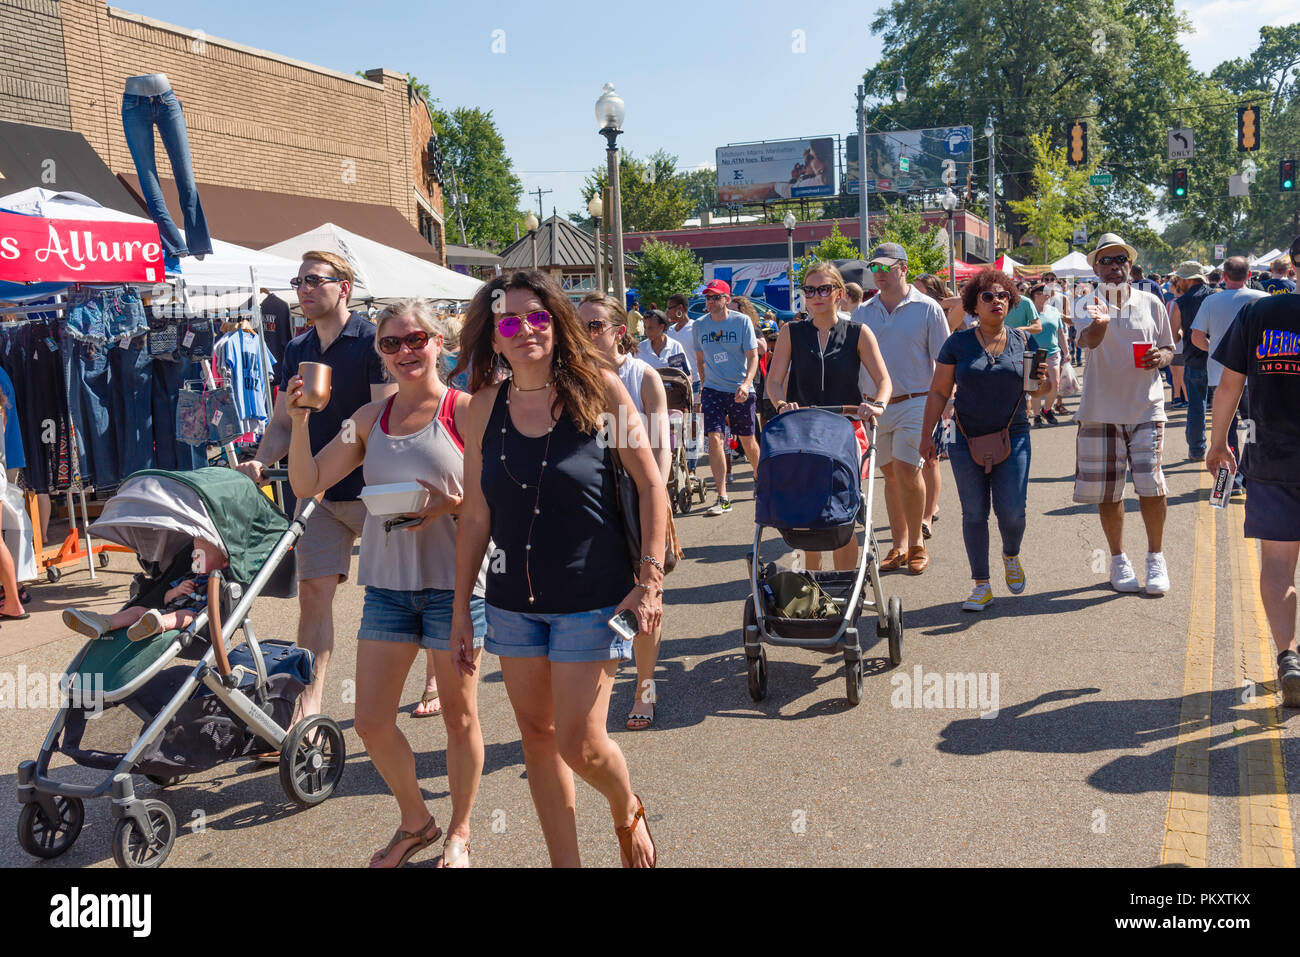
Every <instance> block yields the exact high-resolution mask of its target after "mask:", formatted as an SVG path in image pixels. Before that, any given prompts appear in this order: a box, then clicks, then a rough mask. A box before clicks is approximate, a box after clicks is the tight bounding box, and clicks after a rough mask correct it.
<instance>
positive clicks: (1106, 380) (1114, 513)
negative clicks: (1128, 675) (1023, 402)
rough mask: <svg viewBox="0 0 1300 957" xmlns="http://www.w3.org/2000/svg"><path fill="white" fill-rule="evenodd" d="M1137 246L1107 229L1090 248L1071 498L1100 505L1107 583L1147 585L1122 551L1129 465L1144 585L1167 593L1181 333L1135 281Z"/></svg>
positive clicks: (1126, 587) (1132, 587)
mask: <svg viewBox="0 0 1300 957" xmlns="http://www.w3.org/2000/svg"><path fill="white" fill-rule="evenodd" d="M1136 256H1137V254H1136V250H1134V249H1133V247H1132V246H1130V245H1129V244H1128V243H1126V242H1124V240H1123V239H1121V238H1120V237H1119V236H1117V235H1115V234H1114V233H1103V234H1102V235H1101V237H1100V238H1099V239H1098V240H1097V248H1096V249H1094V250H1093V251H1092V252H1091V253H1089V254H1088V264H1089V265H1090V266H1092V268H1093V271H1094V272H1095V273H1096V274H1097V276H1098V278H1099V279H1100V280H1101V282H1100V283H1099V284H1098V286H1097V290H1096V292H1095V293H1093V295H1091V296H1089V297H1088V298H1087V299H1086V300H1085V301H1084V302H1083V303H1082V305H1083V306H1084V309H1083V311H1082V313H1081V314H1076V316H1075V323H1076V324H1077V326H1078V328H1079V340H1078V341H1079V345H1080V347H1082V348H1084V349H1087V350H1089V357H1088V362H1087V365H1086V366H1085V367H1084V380H1083V396H1082V398H1081V399H1080V401H1079V410H1078V412H1077V413H1076V414H1075V421H1076V422H1077V423H1078V426H1079V432H1078V436H1077V438H1076V442H1075V470H1074V501H1076V502H1081V503H1084V504H1093V505H1096V506H1097V507H1098V510H1099V512H1100V515H1101V527H1102V531H1103V532H1104V533H1105V535H1106V542H1107V544H1108V545H1109V546H1110V554H1111V560H1110V583H1111V585H1112V587H1114V588H1115V590H1116V591H1121V592H1133V591H1137V590H1138V589H1139V588H1140V587H1141V586H1140V585H1139V584H1138V579H1137V574H1136V573H1135V572H1134V570H1133V564H1132V562H1130V561H1129V559H1128V556H1127V555H1126V554H1125V553H1124V486H1125V477H1126V474H1127V473H1128V472H1129V470H1132V473H1133V488H1134V491H1136V492H1137V495H1138V502H1139V504H1140V506H1141V511H1142V522H1143V524H1144V525H1145V526H1146V533H1147V561H1146V578H1147V580H1146V592H1147V594H1149V595H1163V594H1165V593H1166V592H1167V591H1169V571H1168V568H1167V567H1166V565H1165V557H1164V553H1163V552H1162V550H1161V549H1162V538H1163V535H1164V527H1165V512H1166V501H1165V500H1166V496H1167V495H1168V486H1167V485H1166V484H1165V476H1164V472H1163V471H1162V469H1161V461H1162V459H1163V456H1164V437H1165V390H1164V387H1163V385H1162V384H1161V382H1160V370H1161V369H1163V368H1165V367H1166V366H1168V365H1169V364H1170V363H1171V362H1173V358H1174V338H1173V332H1172V331H1171V329H1170V326H1169V316H1168V314H1167V313H1166V312H1165V306H1164V303H1163V302H1161V301H1160V299H1159V298H1157V297H1156V296H1154V295H1152V294H1151V293H1149V292H1146V291H1144V290H1142V289H1134V288H1133V287H1132V286H1131V285H1129V264H1130V263H1132V262H1133V260H1134V259H1135V258H1136Z"/></svg>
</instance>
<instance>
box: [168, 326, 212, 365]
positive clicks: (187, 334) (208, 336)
mask: <svg viewBox="0 0 1300 957" xmlns="http://www.w3.org/2000/svg"><path fill="white" fill-rule="evenodd" d="M177 328H178V331H179V333H180V354H181V355H183V356H188V357H189V358H191V359H211V358H212V347H213V346H214V345H215V344H216V332H215V331H214V330H213V328H212V320H211V319H187V320H185V322H183V323H182V324H181V325H180V326H178V327H177Z"/></svg>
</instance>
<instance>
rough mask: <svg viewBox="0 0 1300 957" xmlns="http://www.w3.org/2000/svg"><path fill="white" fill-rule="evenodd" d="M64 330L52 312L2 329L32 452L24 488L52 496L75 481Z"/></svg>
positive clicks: (0, 351) (1, 361)
mask: <svg viewBox="0 0 1300 957" xmlns="http://www.w3.org/2000/svg"><path fill="white" fill-rule="evenodd" d="M60 336H61V330H60V326H59V322H58V320H57V318H56V317H55V316H54V315H53V314H52V313H45V314H41V313H35V314H29V315H28V318H27V319H25V320H20V321H17V322H6V323H3V324H2V325H0V365H3V367H4V370H5V371H6V372H7V373H8V374H9V378H10V379H11V380H12V381H13V385H14V393H15V397H16V399H17V416H16V418H17V420H18V425H19V428H20V431H21V434H22V442H23V447H24V449H25V450H26V451H27V455H26V459H27V464H26V466H25V468H26V478H25V484H26V486H27V488H29V489H30V490H31V491H33V492H39V493H41V494H51V493H55V492H61V491H63V490H64V489H67V488H68V487H69V486H70V483H71V482H72V469H71V446H70V444H69V439H70V430H69V417H68V401H67V392H66V390H65V389H64V373H63V367H62V362H63V358H62V355H61V353H60V347H61V346H60Z"/></svg>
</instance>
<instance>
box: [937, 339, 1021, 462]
mask: <svg viewBox="0 0 1300 957" xmlns="http://www.w3.org/2000/svg"><path fill="white" fill-rule="evenodd" d="M1015 331H1016V332H1019V331H1020V330H1018V329H1017V330H1015ZM1021 336H1022V338H1025V337H1024V334H1023V333H1022V334H1021ZM1024 401H1025V396H1024V393H1021V395H1020V397H1019V398H1017V399H1016V404H1015V405H1013V406H1012V407H1011V415H1010V416H1008V417H1007V424H1006V425H1004V426H1003V427H1002V428H1001V429H1000V430H998V431H997V432H989V433H988V434H987V435H976V436H974V437H972V436H969V435H967V434H966V430H965V429H963V428H962V427H961V419H960V418H959V417H958V416H957V413H956V412H955V411H954V412H953V416H952V420H953V421H954V422H956V423H957V431H958V432H960V433H961V434H962V438H964V439H965V440H966V447H967V448H969V449H970V457H971V458H972V459H974V460H975V464H976V465H980V466H983V468H984V474H985V475H988V474H989V473H991V472H992V471H993V466H995V465H1000V464H1001V463H1003V462H1005V461H1006V460H1007V459H1008V458H1009V457H1010V455H1011V422H1012V420H1013V419H1015V417H1016V412H1017V411H1018V410H1019V408H1020V405H1021V404H1022V403H1023V402H1024Z"/></svg>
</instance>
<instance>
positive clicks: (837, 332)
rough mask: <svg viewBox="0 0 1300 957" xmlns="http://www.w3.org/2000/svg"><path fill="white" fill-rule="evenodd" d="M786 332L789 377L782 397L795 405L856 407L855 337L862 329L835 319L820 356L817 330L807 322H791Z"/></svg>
mask: <svg viewBox="0 0 1300 957" xmlns="http://www.w3.org/2000/svg"><path fill="white" fill-rule="evenodd" d="M786 328H787V329H789V330H790V375H789V379H788V381H787V384H786V389H785V397H786V399H787V400H789V401H790V402H796V403H798V404H799V405H858V404H859V403H860V402H862V392H861V391H860V390H859V389H858V370H859V369H861V368H862V360H861V359H859V358H858V336H859V335H860V334H861V332H862V327H861V326H859V325H858V324H857V323H855V322H850V321H849V320H847V319H837V320H836V322H835V325H833V326H832V327H831V331H830V335H829V336H827V339H826V349H825V351H824V352H823V350H822V349H821V344H820V343H819V342H818V338H817V327H816V326H815V325H813V321H812V320H811V319H804V320H801V321H799V322H792V323H790V324H789V325H788V326H786Z"/></svg>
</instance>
